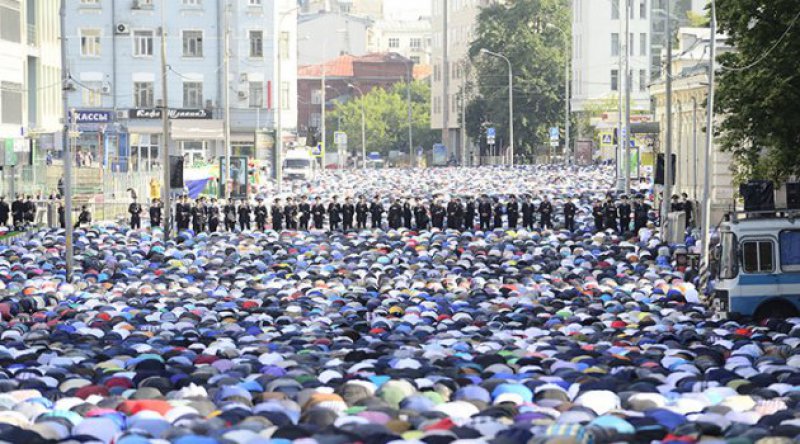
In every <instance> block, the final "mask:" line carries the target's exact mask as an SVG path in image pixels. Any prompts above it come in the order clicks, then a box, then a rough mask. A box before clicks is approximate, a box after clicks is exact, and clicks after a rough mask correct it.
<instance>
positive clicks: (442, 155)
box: [431, 143, 447, 166]
mask: <svg viewBox="0 0 800 444" xmlns="http://www.w3.org/2000/svg"><path fill="white" fill-rule="evenodd" d="M431 164H432V165H433V166H445V165H447V147H446V146H444V145H443V144H441V143H435V144H433V155H432V159H431Z"/></svg>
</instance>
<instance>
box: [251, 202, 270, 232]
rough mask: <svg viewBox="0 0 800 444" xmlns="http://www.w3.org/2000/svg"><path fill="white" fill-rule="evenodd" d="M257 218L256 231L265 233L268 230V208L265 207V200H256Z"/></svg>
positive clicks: (255, 210) (255, 211)
mask: <svg viewBox="0 0 800 444" xmlns="http://www.w3.org/2000/svg"><path fill="white" fill-rule="evenodd" d="M253 213H254V214H255V218H256V229H257V230H258V231H264V230H266V229H267V213H268V211H267V206H266V205H264V199H262V198H260V197H257V198H256V208H255V209H254V210H253Z"/></svg>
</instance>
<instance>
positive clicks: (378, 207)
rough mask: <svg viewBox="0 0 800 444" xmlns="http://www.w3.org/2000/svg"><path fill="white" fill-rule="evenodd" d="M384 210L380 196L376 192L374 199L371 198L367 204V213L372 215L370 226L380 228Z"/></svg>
mask: <svg viewBox="0 0 800 444" xmlns="http://www.w3.org/2000/svg"><path fill="white" fill-rule="evenodd" d="M385 211H386V210H385V209H384V208H383V204H382V203H381V197H380V196H379V195H377V194H376V195H375V199H373V201H372V204H371V205H370V206H369V213H370V216H371V217H372V228H381V226H382V225H383V221H382V219H383V213H384V212H385Z"/></svg>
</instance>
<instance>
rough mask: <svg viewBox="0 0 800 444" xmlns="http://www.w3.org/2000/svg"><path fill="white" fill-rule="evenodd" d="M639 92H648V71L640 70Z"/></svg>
mask: <svg viewBox="0 0 800 444" xmlns="http://www.w3.org/2000/svg"><path fill="white" fill-rule="evenodd" d="M639 91H647V70H646V69H640V70H639Z"/></svg>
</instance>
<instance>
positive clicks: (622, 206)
mask: <svg viewBox="0 0 800 444" xmlns="http://www.w3.org/2000/svg"><path fill="white" fill-rule="evenodd" d="M621 200H622V201H621V202H620V203H619V205H617V216H619V232H620V233H627V232H628V231H630V229H631V204H629V203H628V196H625V195H623V196H622V199H621Z"/></svg>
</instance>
